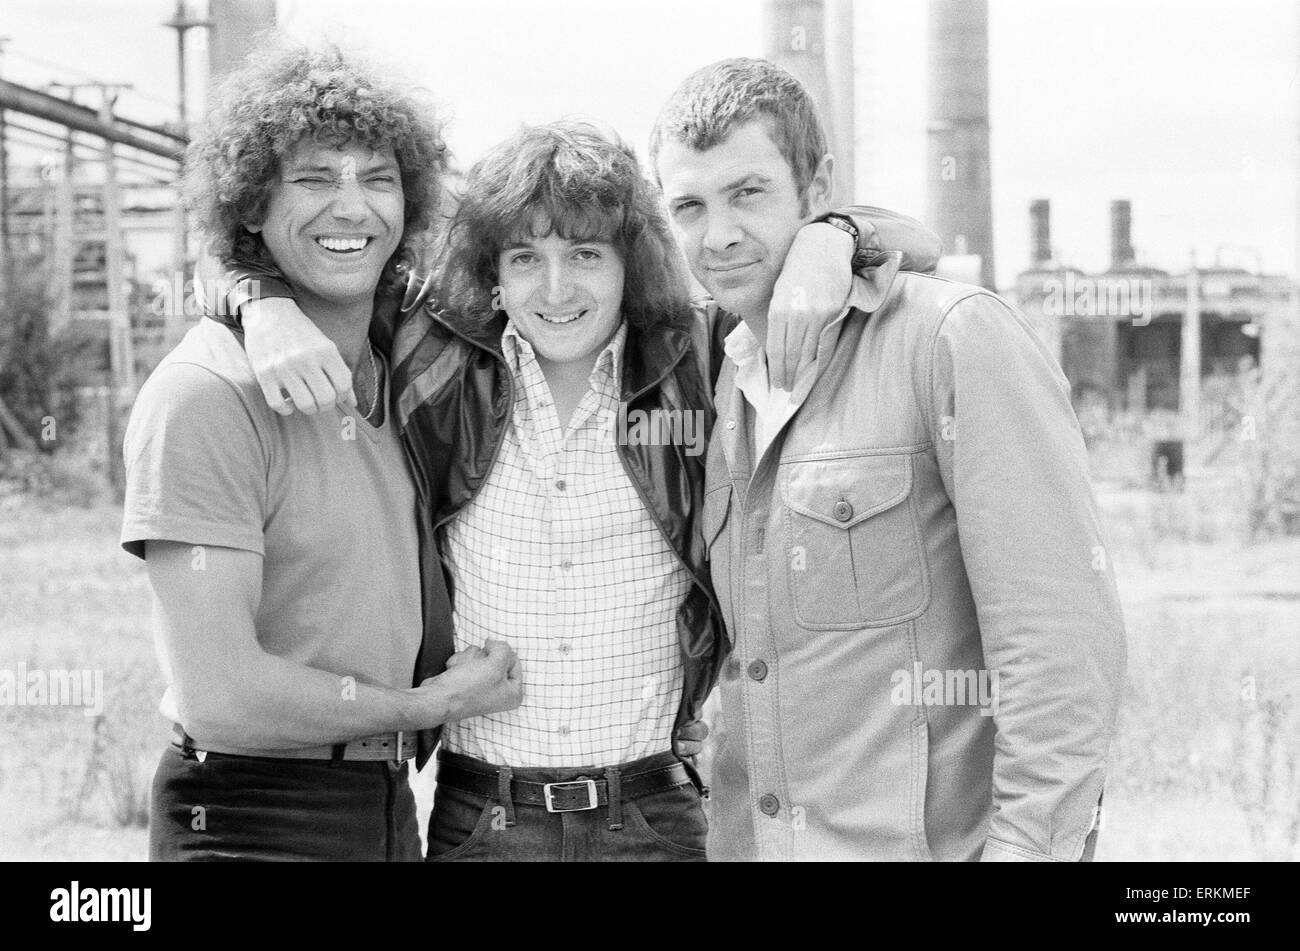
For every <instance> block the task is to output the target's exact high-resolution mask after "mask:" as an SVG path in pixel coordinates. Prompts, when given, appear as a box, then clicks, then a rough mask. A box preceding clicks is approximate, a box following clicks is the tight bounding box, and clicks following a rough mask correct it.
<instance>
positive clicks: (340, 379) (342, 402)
mask: <svg viewBox="0 0 1300 951" xmlns="http://www.w3.org/2000/svg"><path fill="white" fill-rule="evenodd" d="M321 370H322V371H323V372H324V373H325V376H326V377H327V378H328V379H329V384H330V386H331V387H333V389H334V396H333V402H334V404H335V405H336V406H343V407H348V408H350V409H356V408H357V394H356V391H355V390H354V389H353V388H352V371H351V370H349V369H348V365H347V364H346V363H344V362H343V357H342V356H340V354H339V351H338V347H330V348H329V349H328V351H327V352H326V353H325V357H324V363H323V364H322V365H321Z"/></svg>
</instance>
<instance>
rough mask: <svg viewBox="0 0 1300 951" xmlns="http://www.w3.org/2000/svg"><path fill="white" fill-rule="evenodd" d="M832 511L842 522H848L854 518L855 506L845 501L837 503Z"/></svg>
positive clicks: (841, 500)
mask: <svg viewBox="0 0 1300 951" xmlns="http://www.w3.org/2000/svg"><path fill="white" fill-rule="evenodd" d="M832 511H833V512H834V513H835V518H836V519H837V520H839V521H841V522H847V521H848V520H849V519H851V518H852V517H853V506H852V505H850V504H849V503H848V502H845V501H844V500H843V499H840V500H839V501H838V502H836V503H835V508H834V509H833V510H832Z"/></svg>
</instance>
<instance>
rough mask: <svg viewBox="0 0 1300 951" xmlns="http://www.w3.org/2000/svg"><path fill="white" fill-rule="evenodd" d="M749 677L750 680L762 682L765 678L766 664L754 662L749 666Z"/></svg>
mask: <svg viewBox="0 0 1300 951" xmlns="http://www.w3.org/2000/svg"><path fill="white" fill-rule="evenodd" d="M749 677H750V679H751V680H764V679H766V677H767V664H765V663H763V662H762V661H761V660H756V661H754V662H753V663H752V664H750V665H749Z"/></svg>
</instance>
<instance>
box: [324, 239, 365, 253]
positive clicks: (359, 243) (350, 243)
mask: <svg viewBox="0 0 1300 951" xmlns="http://www.w3.org/2000/svg"><path fill="white" fill-rule="evenodd" d="M368 240H369V239H368V238H317V239H316V243H317V244H319V245H320V246H321V247H322V248H324V249H325V250H326V251H360V250H361V249H362V248H364V247H365V246H366V242H367V241H368Z"/></svg>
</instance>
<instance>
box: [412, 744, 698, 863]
mask: <svg viewBox="0 0 1300 951" xmlns="http://www.w3.org/2000/svg"><path fill="white" fill-rule="evenodd" d="M675 761H676V757H674V756H673V754H672V753H660V754H657V755H655V756H650V757H646V758H645V759H641V760H637V761H635V762H634V763H627V764H624V766H623V767H621V768H622V771H623V772H624V773H627V774H630V773H632V772H633V771H634V770H636V769H643V768H646V767H651V768H653V767H654V766H661V765H667V764H669V763H673V762H675ZM602 772H603V771H602V770H600V769H515V770H514V776H515V778H516V779H519V780H527V781H529V782H542V783H550V782H565V781H567V780H571V779H576V778H577V777H578V776H593V777H596V778H599V777H600V775H601V774H602ZM622 813H623V817H622V818H623V822H622V826H623V827H622V828H621V829H617V830H615V829H611V828H610V821H609V810H608V808H607V807H605V806H598V807H597V808H595V809H588V810H583V811H576V812H547V810H546V807H544V806H530V805H523V804H518V803H517V804H515V807H514V814H515V823H514V825H508V824H507V818H508V817H507V810H506V808H505V806H504V805H502V803H501V801H500V800H499V799H497V798H484V797H483V796H478V795H474V794H473V793H468V792H462V791H461V790H459V789H452V788H450V787H447V786H443V785H439V786H438V787H437V789H436V790H435V791H434V800H433V815H432V816H431V817H430V819H429V851H428V855H427V857H426V860H427V861H430V862H703V861H704V860H705V859H704V842H705V838H706V836H707V833H708V823H707V821H706V820H705V817H704V808H703V802H702V801H701V798H700V793H699V791H698V790H697V789H696V788H695V787H694V786H681V787H678V788H676V789H670V790H666V791H664V792H657V793H651V794H649V795H647V796H641V797H640V798H638V799H632V800H627V801H624V802H623V806H622Z"/></svg>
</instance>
